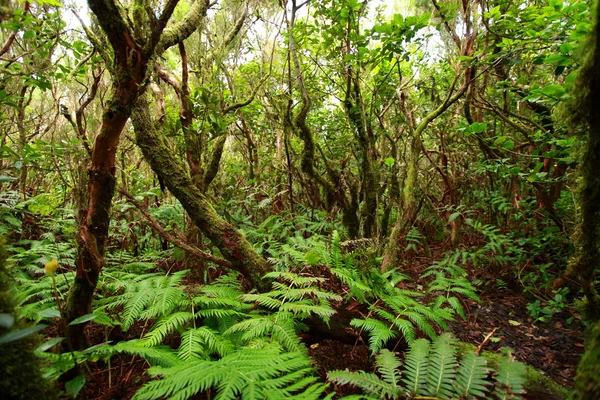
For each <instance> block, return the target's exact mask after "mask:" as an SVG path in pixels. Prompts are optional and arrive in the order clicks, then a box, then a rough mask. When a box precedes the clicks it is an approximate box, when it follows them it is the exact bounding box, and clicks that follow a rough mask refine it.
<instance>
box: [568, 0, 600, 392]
mask: <svg viewBox="0 0 600 400" xmlns="http://www.w3.org/2000/svg"><path fill="white" fill-rule="evenodd" d="M595 3H596V5H595V8H594V11H595V16H594V19H595V29H594V31H593V33H592V37H591V40H590V47H591V49H590V51H588V52H587V54H588V58H587V60H586V63H585V64H584V66H583V68H582V70H581V71H580V78H579V79H580V81H579V87H577V89H578V90H577V91H576V93H578V94H579V96H581V97H580V98H579V99H580V100H582V102H581V103H583V104H581V103H577V104H576V107H575V110H574V112H575V114H576V116H575V118H576V119H578V118H581V117H584V118H585V120H586V121H587V123H588V137H587V145H586V148H585V152H584V157H583V163H582V166H581V171H582V178H583V182H582V188H581V192H580V202H581V217H582V219H583V221H582V224H581V232H579V233H578V237H577V238H576V242H577V243H578V245H579V248H578V251H579V255H578V257H577V259H576V260H575V262H574V263H573V264H572V268H573V271H574V272H575V273H577V275H578V276H579V279H580V281H581V286H582V288H583V292H584V293H585V296H586V298H587V304H586V311H587V312H586V317H587V318H588V319H590V320H592V321H594V322H595V325H594V326H592V327H591V328H590V335H589V337H588V341H587V343H586V352H585V354H584V356H583V358H582V359H581V362H580V363H579V367H578V369H577V374H576V375H575V390H574V392H573V396H572V399H573V400H595V399H598V398H600V376H599V375H598V371H600V298H599V297H598V293H597V292H596V290H595V289H594V276H595V273H596V272H597V266H598V260H600V250H599V246H600V234H599V232H598V230H599V229H600V174H598V171H599V170H600V112H599V111H598V104H600V4H598V1H596V2H595ZM593 15H594V14H593ZM578 113H583V115H582V114H578Z"/></svg>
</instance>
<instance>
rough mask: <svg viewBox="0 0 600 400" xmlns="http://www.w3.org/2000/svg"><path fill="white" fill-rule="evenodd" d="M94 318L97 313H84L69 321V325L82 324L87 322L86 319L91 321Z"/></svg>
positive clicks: (96, 316)
mask: <svg viewBox="0 0 600 400" xmlns="http://www.w3.org/2000/svg"><path fill="white" fill-rule="evenodd" d="M96 318H98V315H96V314H85V315H82V316H81V317H79V318H75V319H74V320H73V321H71V322H70V323H69V326H71V325H78V324H83V323H84V322H88V321H91V320H93V319H96Z"/></svg>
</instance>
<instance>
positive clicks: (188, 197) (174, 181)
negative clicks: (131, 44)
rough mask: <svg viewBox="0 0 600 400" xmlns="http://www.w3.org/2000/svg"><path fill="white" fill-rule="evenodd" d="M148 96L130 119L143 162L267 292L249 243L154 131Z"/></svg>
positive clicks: (262, 264) (261, 264)
mask: <svg viewBox="0 0 600 400" xmlns="http://www.w3.org/2000/svg"><path fill="white" fill-rule="evenodd" d="M148 97H149V94H145V95H144V96H142V97H140V98H139V99H138V102H137V104H136V107H135V111H134V113H133V115H132V121H133V126H134V128H135V135H136V140H137V144H138V146H139V147H140V149H141V150H142V153H143V154H144V158H145V159H146V161H148V163H149V164H150V166H151V167H152V169H153V170H154V172H155V173H156V174H157V175H158V176H159V177H160V178H161V180H162V181H163V182H164V184H165V185H166V187H167V188H168V189H169V191H170V192H171V193H172V194H173V195H174V196H175V197H176V198H177V199H178V200H179V201H180V202H181V205H182V206H183V208H184V209H185V210H186V211H187V213H188V215H189V216H190V218H191V219H192V221H193V222H194V224H195V225H196V226H197V227H198V228H199V229H200V230H201V231H202V233H203V234H204V235H205V236H206V237H208V238H209V239H210V240H211V242H212V243H213V244H214V245H215V246H216V247H217V248H218V249H219V250H220V251H221V254H222V255H223V256H224V257H225V258H226V259H227V260H228V261H229V262H231V265H232V268H233V269H235V270H237V271H240V272H241V273H242V274H243V275H244V277H246V278H247V279H248V280H249V281H250V282H251V283H252V284H253V285H254V286H255V287H256V288H257V289H258V290H261V291H263V290H268V289H269V288H270V285H269V282H267V281H265V280H263V276H264V274H266V273H267V272H270V271H271V270H272V269H271V267H270V266H269V264H268V263H267V262H266V261H265V260H264V259H263V258H262V257H260V256H259V255H258V254H257V253H256V252H255V251H254V249H253V248H252V246H251V245H250V243H249V242H248V241H247V240H246V239H245V238H244V237H243V236H242V235H241V234H240V233H239V232H238V231H237V230H236V229H235V228H234V227H233V226H232V225H231V224H229V223H228V222H226V221H225V220H223V219H222V218H221V217H220V216H219V215H218V214H217V212H216V211H215V209H214V208H213V206H212V205H211V204H210V202H209V201H208V199H207V198H206V196H205V195H204V193H203V192H202V191H201V190H200V189H199V188H198V186H196V185H195V184H194V182H193V180H192V178H191V177H190V175H189V174H188V172H187V171H186V168H185V166H184V164H183V163H182V162H181V161H180V160H179V158H178V157H177V156H176V155H175V154H174V153H173V151H172V150H171V148H170V147H169V144H168V143H167V141H166V139H165V137H164V136H163V135H160V134H159V133H158V132H157V130H156V129H155V124H154V122H153V120H152V117H151V115H150V109H151V107H150V101H149V99H148Z"/></svg>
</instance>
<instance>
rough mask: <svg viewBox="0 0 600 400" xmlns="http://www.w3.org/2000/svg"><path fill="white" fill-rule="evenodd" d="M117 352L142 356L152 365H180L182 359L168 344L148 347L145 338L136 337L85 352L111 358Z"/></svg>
mask: <svg viewBox="0 0 600 400" xmlns="http://www.w3.org/2000/svg"><path fill="white" fill-rule="evenodd" d="M116 353H127V354H131V355H135V356H138V357H141V358H143V359H145V360H146V361H148V362H149V363H150V365H157V366H162V367H173V366H175V365H180V364H181V363H182V361H181V360H180V359H179V358H178V357H177V355H176V354H175V353H174V352H173V350H172V349H170V348H169V347H167V346H153V347H148V346H146V343H145V342H144V341H143V340H140V339H134V340H129V341H126V342H120V343H118V344H116V345H114V346H111V345H108V344H104V345H101V346H94V347H92V348H90V349H87V350H85V351H84V352H83V354H88V355H93V356H96V357H101V358H110V357H111V356H112V355H114V354H116Z"/></svg>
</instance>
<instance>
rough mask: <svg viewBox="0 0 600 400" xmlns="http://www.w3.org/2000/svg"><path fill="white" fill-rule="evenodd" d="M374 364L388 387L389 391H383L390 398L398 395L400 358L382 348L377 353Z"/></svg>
mask: <svg viewBox="0 0 600 400" xmlns="http://www.w3.org/2000/svg"><path fill="white" fill-rule="evenodd" d="M375 364H376V365H377V370H378V371H379V373H380V374H381V376H382V378H383V380H384V381H385V382H386V383H387V384H388V385H389V388H390V391H389V392H388V393H385V395H386V396H389V397H392V398H396V397H398V396H399V395H400V386H399V383H400V372H399V368H400V365H401V362H400V360H399V359H398V358H397V357H396V355H395V354H394V353H393V352H391V351H389V350H387V349H382V350H381V352H380V353H379V354H378V355H377V358H376V361H375Z"/></svg>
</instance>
